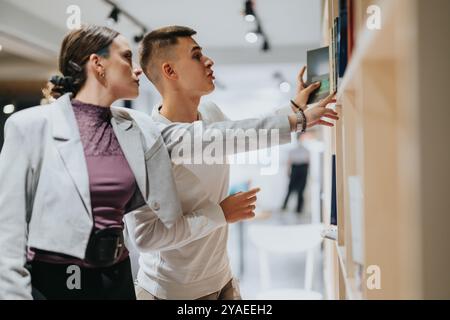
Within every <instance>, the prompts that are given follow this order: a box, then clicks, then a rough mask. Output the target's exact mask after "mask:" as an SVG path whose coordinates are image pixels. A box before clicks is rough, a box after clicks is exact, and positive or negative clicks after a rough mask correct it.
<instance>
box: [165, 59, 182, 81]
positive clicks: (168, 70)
mask: <svg viewBox="0 0 450 320" xmlns="http://www.w3.org/2000/svg"><path fill="white" fill-rule="evenodd" d="M161 72H162V74H163V76H164V77H165V78H167V79H170V80H176V79H178V75H177V73H176V72H175V70H174V69H173V67H172V65H171V64H170V63H167V62H165V63H163V65H162V66H161Z"/></svg>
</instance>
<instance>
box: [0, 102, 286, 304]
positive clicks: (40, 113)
mask: <svg viewBox="0 0 450 320" xmlns="http://www.w3.org/2000/svg"><path fill="white" fill-rule="evenodd" d="M111 112H112V119H111V124H112V126H113V129H114V132H115V134H116V136H117V139H118V141H119V144H120V146H121V148H122V150H123V153H124V155H125V157H126V159H127V160H128V163H129V165H130V167H131V169H132V171H133V173H134V175H135V178H136V182H137V185H138V190H137V191H136V193H135V195H134V196H133V199H132V201H131V202H130V206H129V207H128V208H127V210H126V211H127V212H130V211H132V210H135V209H137V210H135V211H133V213H131V215H132V216H130V217H129V218H127V219H129V220H131V222H132V223H127V226H128V225H130V226H132V230H130V232H129V234H130V236H131V238H132V240H133V241H134V242H135V243H136V242H137V243H140V244H142V247H145V248H146V250H152V249H153V250H154V249H157V250H162V249H163V247H164V246H166V245H168V246H169V245H173V244H174V243H176V242H180V241H185V240H186V238H189V239H192V240H194V239H195V238H196V235H193V234H192V229H191V228H190V225H191V224H192V223H191V221H189V219H187V218H185V217H184V216H183V211H184V212H186V210H189V212H192V211H191V210H197V209H198V210H199V211H198V214H196V215H203V214H204V215H207V212H211V211H214V210H211V205H216V209H217V204H212V203H211V202H210V201H208V199H207V197H203V198H202V192H201V190H198V193H199V201H197V202H195V203H193V202H192V201H191V207H189V208H188V207H186V208H182V207H181V205H180V201H179V195H178V191H177V187H176V185H175V182H174V178H173V174H172V163H171V161H170V157H169V153H170V151H171V150H172V149H173V148H174V147H175V146H176V145H177V143H179V141H180V139H179V137H177V138H176V139H174V138H172V134H171V133H172V132H173V131H174V130H179V127H180V126H181V127H183V128H184V129H185V130H186V132H187V133H188V134H190V135H191V136H193V135H194V126H195V125H194V124H189V125H187V124H185V125H180V126H177V125H173V126H169V127H167V128H166V129H165V130H164V131H163V132H160V131H159V130H158V129H157V127H156V125H155V124H154V122H153V120H152V119H151V117H150V116H148V115H146V114H144V113H141V112H138V111H135V110H130V109H125V108H117V107H111ZM236 128H240V129H244V130H246V129H249V128H264V129H273V128H277V129H280V133H281V134H280V140H281V143H283V142H288V140H290V126H289V121H288V120H287V117H275V118H272V119H265V120H245V121H240V122H228V123H221V124H215V125H214V129H219V130H222V132H223V133H224V134H223V136H224V137H226V134H225V133H226V131H227V130H229V129H236ZM186 174H190V173H189V172H187V173H186ZM194 185H195V184H194ZM199 185H200V184H199ZM202 208H207V209H206V210H204V211H202V210H201V209H202ZM214 212H215V216H214V217H212V220H213V223H209V222H208V220H206V221H204V222H203V225H208V224H209V227H210V229H214V228H216V227H218V226H221V225H223V219H222V220H220V219H218V218H217V212H221V211H220V210H215V211H214ZM127 216H128V215H127ZM210 220H211V219H210ZM0 222H1V223H0V299H2V298H9V299H15V298H31V287H30V275H29V273H28V271H27V270H26V269H25V267H24V265H25V262H26V250H25V248H26V247H34V248H38V249H42V250H47V251H52V252H58V253H63V254H67V255H70V256H74V257H77V258H80V259H83V258H84V256H85V250H86V247H87V243H88V240H89V236H90V233H91V230H92V227H93V217H92V208H91V201H90V193H89V180H88V172H87V166H86V161H85V158H84V152H83V146H82V144H81V140H80V135H79V130H78V125H77V123H76V119H75V115H74V113H73V110H72V105H71V101H70V94H66V95H64V96H62V97H61V98H59V99H58V100H56V101H55V102H54V103H52V104H50V105H47V106H38V107H34V108H29V109H26V110H24V111H21V112H18V113H16V114H14V115H12V116H11V117H10V118H9V119H8V121H7V123H6V125H5V141H4V145H3V149H2V152H1V154H0ZM174 226H175V227H174ZM156 229H159V230H161V229H164V230H165V232H164V233H163V234H164V239H156V240H155V239H154V238H155V237H154V235H153V232H154V231H155V230H156ZM152 235H153V237H152ZM152 241H153V242H152Z"/></svg>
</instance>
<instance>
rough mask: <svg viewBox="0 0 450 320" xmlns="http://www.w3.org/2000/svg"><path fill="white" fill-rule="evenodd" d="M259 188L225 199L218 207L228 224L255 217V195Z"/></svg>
mask: <svg viewBox="0 0 450 320" xmlns="http://www.w3.org/2000/svg"><path fill="white" fill-rule="evenodd" d="M259 191H260V189H259V188H255V189H252V190H250V191H247V192H238V193H236V194H233V195H231V196H229V197H227V198H225V199H224V200H223V201H222V202H221V203H220V206H221V208H222V211H223V213H224V215H225V220H226V221H227V222H228V223H234V222H238V221H241V220H246V219H251V218H253V217H254V216H255V213H254V212H253V210H255V208H256V207H255V202H256V194H257V193H258V192H259Z"/></svg>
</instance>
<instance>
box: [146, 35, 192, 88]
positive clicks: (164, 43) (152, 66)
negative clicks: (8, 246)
mask: <svg viewBox="0 0 450 320" xmlns="http://www.w3.org/2000/svg"><path fill="white" fill-rule="evenodd" d="M195 34H197V31H195V30H193V29H191V28H188V27H182V26H169V27H164V28H160V29H156V30H153V31H151V32H149V33H147V34H146V35H145V36H144V38H143V39H142V41H141V44H140V48H139V60H140V64H141V68H142V70H143V71H144V73H145V75H146V76H147V78H148V79H149V80H150V81H151V82H152V83H153V84H155V85H156V83H157V82H158V81H159V79H160V70H159V68H160V63H161V60H162V59H165V58H168V57H171V54H173V51H172V49H173V47H174V46H175V45H176V44H178V38H183V37H191V36H193V35H195Z"/></svg>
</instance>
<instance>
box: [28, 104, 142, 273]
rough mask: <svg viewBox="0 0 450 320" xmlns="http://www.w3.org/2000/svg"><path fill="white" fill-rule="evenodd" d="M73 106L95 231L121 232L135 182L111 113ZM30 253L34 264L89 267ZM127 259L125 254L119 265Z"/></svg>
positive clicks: (57, 256) (39, 252)
mask: <svg viewBox="0 0 450 320" xmlns="http://www.w3.org/2000/svg"><path fill="white" fill-rule="evenodd" d="M72 106H73V111H74V113H75V118H76V120H77V123H78V127H79V130H80V137H81V143H82V145H83V149H84V155H85V158H86V164H87V170H88V175H89V190H90V195H91V206H92V214H93V217H94V229H95V230H99V229H104V228H107V227H120V228H122V229H123V227H124V225H123V216H124V214H125V207H126V205H127V203H128V202H129V201H130V199H131V198H132V196H133V194H134V192H135V190H136V180H135V177H134V174H133V172H132V171H131V168H130V166H129V164H128V162H127V160H126V159H125V156H124V154H123V152H122V149H121V148H120V145H119V142H118V140H117V138H116V135H115V134H114V131H113V128H112V125H111V122H110V119H111V110H110V108H106V107H101V106H96V105H92V104H86V103H83V102H80V101H77V100H72ZM80 214H83V213H81V212H80ZM31 251H32V252H31V253H32V255H31V256H30V255H29V258H32V259H34V260H38V261H43V262H49V263H68V264H69V263H70V264H78V265H81V266H83V267H91V266H90V265H89V264H88V263H87V262H86V261H83V260H80V259H76V258H73V257H68V256H65V255H62V254H57V253H53V252H46V251H42V250H36V249H33V250H31ZM33 251H34V257H33ZM127 257H128V251H127V250H125V251H124V252H123V254H122V256H121V258H120V260H119V261H123V260H124V259H126V258H127Z"/></svg>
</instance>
